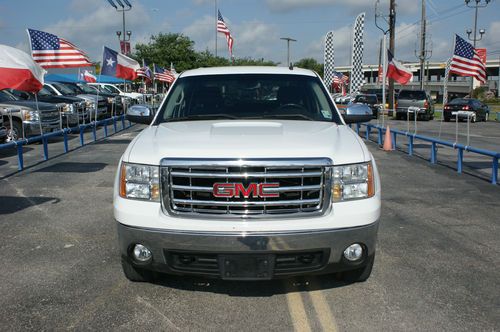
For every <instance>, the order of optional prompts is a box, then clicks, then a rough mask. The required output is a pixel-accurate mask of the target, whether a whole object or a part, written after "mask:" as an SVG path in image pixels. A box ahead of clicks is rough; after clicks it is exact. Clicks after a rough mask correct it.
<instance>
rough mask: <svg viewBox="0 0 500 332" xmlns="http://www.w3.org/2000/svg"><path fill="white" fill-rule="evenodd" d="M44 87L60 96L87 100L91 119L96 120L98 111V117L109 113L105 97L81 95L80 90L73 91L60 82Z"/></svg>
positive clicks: (49, 83)
mask: <svg viewBox="0 0 500 332" xmlns="http://www.w3.org/2000/svg"><path fill="white" fill-rule="evenodd" d="M44 87H46V88H48V89H50V90H51V91H52V92H54V93H55V94H57V95H58V96H73V97H78V98H82V99H84V100H85V106H86V109H87V110H88V111H89V117H90V119H92V120H94V119H95V115H96V111H97V117H100V116H102V115H105V114H106V113H107V112H108V103H107V101H106V98H105V97H103V96H97V94H87V93H80V90H78V89H73V88H71V87H70V86H68V85H66V84H65V83H60V82H46V83H45V85H44Z"/></svg>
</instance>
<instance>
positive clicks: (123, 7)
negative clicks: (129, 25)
mask: <svg viewBox="0 0 500 332" xmlns="http://www.w3.org/2000/svg"><path fill="white" fill-rule="evenodd" d="M115 1H116V3H115ZM108 2H109V4H110V5H111V6H112V7H113V8H114V9H116V11H117V12H121V13H122V17H123V30H122V31H117V32H116V35H117V36H118V40H119V41H120V49H121V50H122V51H124V52H123V53H125V54H127V53H129V51H130V48H128V49H127V48H126V46H125V45H126V44H125V43H126V42H128V41H130V36H131V35H132V31H130V30H128V31H127V30H125V12H128V11H129V10H131V9H132V4H131V3H130V1H129V0H108ZM124 3H125V4H124ZM117 4H118V5H117ZM122 35H123V39H120V37H121V36H122ZM121 42H123V45H124V46H123V48H122V47H121V46H122V45H121Z"/></svg>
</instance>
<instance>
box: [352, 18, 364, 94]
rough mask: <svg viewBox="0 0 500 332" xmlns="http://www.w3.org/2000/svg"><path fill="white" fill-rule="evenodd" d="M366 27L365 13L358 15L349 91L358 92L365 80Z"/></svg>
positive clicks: (355, 24)
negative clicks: (364, 39)
mask: <svg viewBox="0 0 500 332" xmlns="http://www.w3.org/2000/svg"><path fill="white" fill-rule="evenodd" d="M364 29H365V13H361V14H359V15H358V17H356V22H355V23H354V40H353V42H352V69H351V85H350V88H349V92H350V93H351V94H353V93H356V92H358V91H359V89H360V88H361V87H362V86H363V83H364V81H365V78H364V74H363V46H364V45H363V32H364Z"/></svg>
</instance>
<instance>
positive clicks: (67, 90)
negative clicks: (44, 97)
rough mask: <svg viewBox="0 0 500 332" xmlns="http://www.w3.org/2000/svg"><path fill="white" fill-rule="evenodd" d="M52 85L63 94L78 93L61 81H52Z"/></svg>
mask: <svg viewBox="0 0 500 332" xmlns="http://www.w3.org/2000/svg"><path fill="white" fill-rule="evenodd" d="M52 85H53V86H54V87H55V88H56V89H57V90H58V91H59V92H60V93H62V94H63V95H75V94H78V93H77V92H75V91H73V89H70V88H69V87H68V86H67V85H64V84H62V83H52Z"/></svg>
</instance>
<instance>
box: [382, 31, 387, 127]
mask: <svg viewBox="0 0 500 332" xmlns="http://www.w3.org/2000/svg"><path fill="white" fill-rule="evenodd" d="M386 42H387V41H386V34H384V38H383V39H382V68H383V70H382V128H383V127H384V120H385V102H386V100H385V82H386V77H385V76H386V75H387V49H386Z"/></svg>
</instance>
